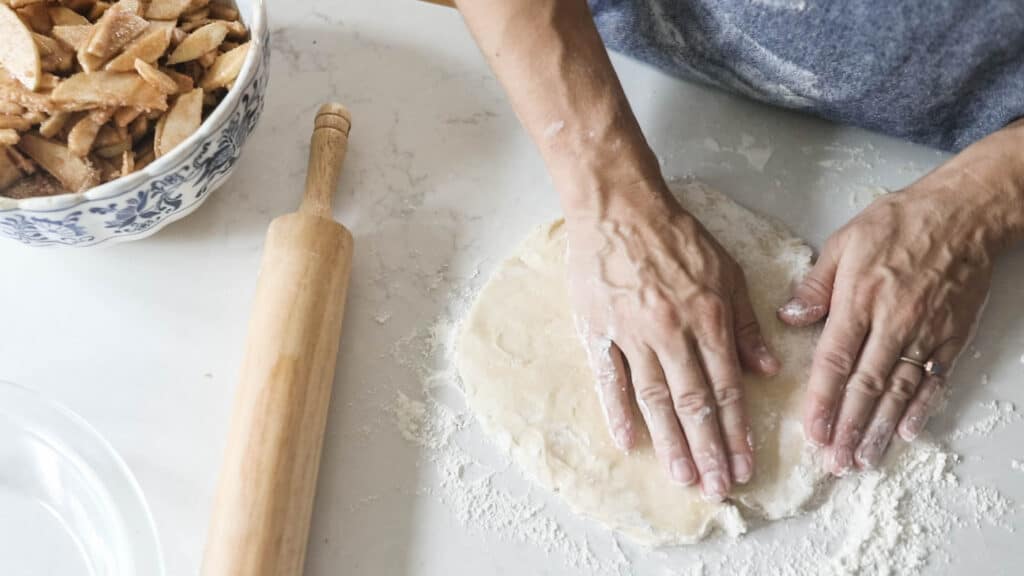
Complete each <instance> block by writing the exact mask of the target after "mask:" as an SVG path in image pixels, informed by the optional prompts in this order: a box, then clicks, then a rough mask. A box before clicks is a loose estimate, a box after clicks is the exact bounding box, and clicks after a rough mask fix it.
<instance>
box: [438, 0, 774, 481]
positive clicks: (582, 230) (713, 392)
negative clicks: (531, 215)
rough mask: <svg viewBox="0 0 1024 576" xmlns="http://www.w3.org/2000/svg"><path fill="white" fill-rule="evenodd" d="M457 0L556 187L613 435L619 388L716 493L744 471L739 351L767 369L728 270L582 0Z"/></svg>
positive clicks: (666, 448) (623, 430)
mask: <svg viewBox="0 0 1024 576" xmlns="http://www.w3.org/2000/svg"><path fill="white" fill-rule="evenodd" d="M458 5H459V8H460V9H461V11H462V13H463V15H464V17H465V19H466V21H467V23H468V25H469V27H470V29H471V30H472V32H473V35H474V36H475V37H476V39H477V42H478V44H479V45H480V47H481V49H482V50H483V52H484V54H485V55H486V57H487V59H488V60H489V61H490V64H491V67H492V68H493V69H494V71H495V73H496V74H497V76H498V78H499V79H500V80H501V82H502V83H503V85H504V86H505V89H506V91H507V92H508V95H509V98H510V99H511V101H512V105H513V107H514V108H515V110H516V113H517V114H518V115H519V118H520V120H521V121H522V123H523V125H524V126H525V127H526V129H527V131H528V132H529V133H530V135H531V137H532V138H533V140H534V142H535V143H536V144H537V146H538V147H539V149H540V150H541V152H542V154H543V156H544V159H545V161H546V163H547V166H548V169H549V171H550V173H551V175H552V178H553V179H554V183H555V186H556V188H557V189H558V192H559V194H560V197H561V201H562V206H563V208H564V211H565V215H566V222H567V230H568V248H569V250H568V256H567V259H568V261H567V265H568V270H569V285H570V290H571V296H572V301H573V307H574V311H575V318H576V324H577V328H578V330H579V332H580V336H581V338H582V339H583V342H584V345H585V346H586V348H587V351H588V354H589V357H590V362H591V367H592V369H593V370H594V373H595V375H596V378H597V380H598V382H597V390H598V394H599V396H600V398H601V400H602V405H603V407H604V410H605V415H606V417H607V419H608V425H609V429H610V431H611V434H612V437H613V439H614V440H615V442H616V444H617V445H618V446H619V447H620V448H621V449H623V450H629V449H631V448H632V447H633V446H634V443H635V440H636V435H635V433H636V430H635V427H636V423H635V422H634V421H635V420H636V417H635V416H634V410H633V402H634V398H635V400H636V404H637V406H638V407H639V411H640V413H641V415H642V416H643V419H644V421H645V423H646V425H647V428H648V430H649V431H650V434H651V438H652V441H653V445H654V450H655V452H656V454H657V456H658V458H659V459H660V460H661V461H662V462H663V464H664V465H665V467H666V470H667V471H668V473H669V474H670V475H671V477H672V478H673V479H675V480H676V481H677V482H679V483H681V484H694V483H700V484H701V487H702V489H703V493H704V495H705V496H706V497H707V498H709V499H714V500H717V499H721V498H723V497H724V496H725V495H726V493H728V491H729V490H730V489H731V487H732V485H733V483H734V482H739V483H745V482H747V481H748V480H749V479H750V478H751V476H752V474H753V450H752V447H751V444H750V430H749V423H748V420H747V415H746V411H745V404H744V402H743V390H742V386H741V381H740V362H741V361H742V362H743V364H744V365H746V366H747V367H749V368H751V369H753V370H756V371H759V372H762V373H772V372H775V371H776V370H778V368H779V366H778V361H777V360H775V358H774V357H773V356H772V355H771V354H770V352H769V351H768V349H767V347H766V346H765V344H764V341H763V340H762V338H761V335H760V329H759V327H758V325H757V320H756V318H755V317H754V314H753V311H752V309H751V307H750V302H749V299H748V297H747V294H746V285H745V281H744V278H743V273H742V271H741V270H740V269H739V267H738V266H737V265H736V263H735V262H734V261H733V260H732V258H731V257H730V256H729V255H728V254H727V253H725V251H724V250H723V249H722V248H721V246H719V245H718V243H717V242H715V240H714V239H713V238H711V236H710V235H709V234H708V233H707V231H705V230H704V228H703V227H702V226H701V225H700V223H699V222H697V221H696V220H695V219H694V218H693V217H692V216H690V215H689V214H688V213H686V212H685V211H684V210H683V209H682V208H681V207H680V206H679V204H678V203H677V202H676V200H675V199H674V198H673V197H672V196H671V194H670V193H669V192H668V188H667V186H666V185H665V182H664V180H663V178H662V176H661V173H660V170H659V168H658V163H657V159H656V158H655V156H654V153H653V152H652V151H651V149H650V147H649V146H648V145H647V142H646V140H645V139H644V136H643V134H642V133H641V131H640V127H639V125H638V124H637V121H636V118H635V117H634V116H633V113H632V111H631V110H630V107H629V103H628V102H627V101H626V97H625V94H624V93H623V91H622V86H621V85H620V84H619V81H618V78H617V76H616V74H615V71H614V69H613V68H612V66H611V62H610V60H609V58H608V54H607V52H606V51H605V48H604V45H603V44H602V42H601V38H600V36H599V35H598V33H597V29H596V28H595V26H594V23H593V19H592V17H591V14H590V11H589V8H588V7H587V4H586V2H584V0H504V1H497V0H458ZM627 366H628V370H627Z"/></svg>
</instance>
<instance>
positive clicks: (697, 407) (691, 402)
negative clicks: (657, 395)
mask: <svg viewBox="0 0 1024 576" xmlns="http://www.w3.org/2000/svg"><path fill="white" fill-rule="evenodd" d="M672 400H673V407H674V408H675V411H676V414H678V415H679V416H687V417H693V418H698V419H700V418H706V417H707V416H708V415H710V414H711V411H712V406H711V403H712V402H711V394H710V393H708V391H707V390H704V389H695V390H687V391H684V392H681V393H679V394H676V395H675V396H674V397H673V399H672Z"/></svg>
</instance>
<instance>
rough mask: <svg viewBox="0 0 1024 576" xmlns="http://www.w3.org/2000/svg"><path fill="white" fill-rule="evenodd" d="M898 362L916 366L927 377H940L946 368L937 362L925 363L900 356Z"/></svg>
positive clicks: (929, 361) (928, 361)
mask: <svg viewBox="0 0 1024 576" xmlns="http://www.w3.org/2000/svg"><path fill="white" fill-rule="evenodd" d="M900 362H906V363H907V364H911V365H913V366H917V367H918V368H920V369H921V370H923V371H924V373H925V374H927V375H928V376H934V377H941V376H942V375H943V374H945V373H946V367H945V366H944V365H943V364H942V363H941V362H939V361H938V360H927V361H925V362H921V361H920V360H915V359H913V358H910V357H908V356H900Z"/></svg>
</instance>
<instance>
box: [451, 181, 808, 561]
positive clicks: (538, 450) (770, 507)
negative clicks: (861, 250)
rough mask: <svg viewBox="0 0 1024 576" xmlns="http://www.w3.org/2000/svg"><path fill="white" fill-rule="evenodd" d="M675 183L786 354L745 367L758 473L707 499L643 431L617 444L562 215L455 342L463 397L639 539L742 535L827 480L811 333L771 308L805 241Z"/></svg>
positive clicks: (547, 472)
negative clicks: (583, 333)
mask: <svg viewBox="0 0 1024 576" xmlns="http://www.w3.org/2000/svg"><path fill="white" fill-rule="evenodd" d="M673 188H674V190H673V191H674V193H675V194H676V196H677V197H678V198H679V199H680V201H681V202H682V204H683V206H684V207H685V208H686V209H687V210H688V211H690V212H691V213H692V214H694V215H695V216H696V217H697V218H698V219H699V220H700V221H701V222H702V223H703V224H704V226H705V227H706V228H707V229H708V230H709V231H710V232H711V233H712V234H713V235H714V236H715V237H716V238H717V239H718V240H719V242H721V244H722V245H723V246H724V247H725V248H726V250H728V251H729V253H730V254H731V255H732V256H733V257H734V258H735V259H736V260H737V261H738V262H739V264H740V265H741V266H742V267H743V269H744V270H745V272H746V274H747V281H748V284H749V288H750V296H751V299H752V301H753V306H754V310H755V312H756V314H757V317H758V320H759V321H760V323H761V327H762V330H763V333H764V336H765V338H766V339H767V341H768V342H769V345H770V346H771V348H772V349H773V350H774V351H775V352H776V353H777V354H778V356H779V358H780V359H781V360H782V362H783V369H782V371H781V372H780V373H779V374H778V375H776V376H775V377H774V378H770V379H766V378H759V377H754V376H751V375H745V376H744V385H745V390H746V401H747V406H748V410H749V413H750V414H751V419H752V428H753V436H754V448H755V459H756V468H755V479H754V481H753V482H752V483H751V484H750V485H748V486H745V487H739V488H737V489H734V492H733V494H732V497H731V500H729V501H727V502H724V503H710V502H706V501H705V500H703V499H702V498H701V495H700V491H699V488H696V487H684V486H680V485H678V484H676V483H674V482H672V481H671V480H670V478H669V476H668V474H667V472H666V471H665V469H664V467H663V466H662V465H661V464H660V463H659V462H658V461H657V460H655V457H654V453H653V451H652V449H651V446H650V440H649V438H648V437H647V436H646V434H644V436H643V437H642V438H641V441H640V442H639V443H638V447H637V448H635V449H634V450H632V451H631V452H630V453H629V454H625V453H623V452H621V451H619V450H618V449H617V448H616V447H615V444H614V442H613V441H612V438H611V436H610V434H609V432H608V430H607V427H606V424H605V419H604V415H603V412H602V410H601V406H600V401H599V399H598V397H597V394H596V392H595V388H594V383H595V378H594V375H593V373H592V372H591V370H590V368H589V366H588V364H587V358H586V353H585V351H584V347H583V345H582V344H581V342H580V340H579V337H578V336H577V333H576V330H575V327H574V323H573V321H572V312H571V306H570V302H569V299H568V293H567V286H566V273H565V253H566V232H565V226H564V225H563V222H562V221H561V220H559V221H556V222H552V223H550V224H547V225H544V226H541V227H540V228H539V229H537V230H536V231H534V232H533V233H532V234H530V236H529V237H528V238H527V239H526V241H525V242H524V243H523V244H522V245H521V246H520V247H519V249H518V250H517V251H516V253H515V255H514V256H512V257H511V258H509V259H508V260H506V261H505V262H504V263H502V264H501V265H500V266H499V267H498V269H497V270H496V271H495V273H494V276H493V277H492V278H491V279H490V281H489V282H488V283H487V285H486V286H485V287H484V288H483V290H482V291H481V292H480V294H479V296H478V297H477V300H476V302H475V304H474V305H473V308H472V310H471V311H470V313H469V315H468V317H467V318H466V319H465V321H464V322H463V325H462V328H461V332H460V334H459V341H458V345H457V351H456V362H457V365H458V370H459V373H460V375H461V377H462V381H463V386H464V390H465V394H466V398H467V402H468V404H469V406H470V407H471V409H472V410H473V411H474V412H475V414H476V415H477V417H478V419H479V421H480V423H481V425H482V427H483V429H484V430H485V431H486V432H487V433H489V434H490V435H491V436H492V437H493V438H494V439H495V440H496V442H497V443H498V444H499V445H500V446H501V447H502V448H503V449H505V450H507V451H508V452H509V453H510V454H511V456H512V457H513V459H514V460H515V461H516V462H517V463H518V464H519V466H521V467H522V469H523V470H524V471H525V472H526V473H527V474H528V475H529V476H531V477H532V478H533V479H534V480H535V481H537V482H538V483H540V484H541V485H543V486H544V487H546V488H548V489H550V490H551V491H552V492H555V493H556V494H559V495H560V496H561V497H562V498H563V499H564V500H565V501H566V502H567V503H568V504H569V505H570V506H571V507H572V508H573V509H574V510H575V511H576V512H579V513H582V514H584V515H587V516H590V517H592V518H594V519H596V520H598V521H600V522H601V523H603V524H605V525H607V526H609V527H611V528H613V529H615V530H618V531H621V532H623V533H625V534H627V535H628V536H630V537H631V538H632V539H634V540H635V541H637V542H639V543H642V544H647V545H676V544H689V543H693V542H696V541H698V540H700V539H701V538H703V537H704V536H705V535H707V534H708V533H709V532H710V531H711V530H712V529H713V528H715V527H717V528H719V529H722V530H723V531H725V532H728V533H731V534H738V533H742V532H744V531H745V530H746V522H745V520H744V516H747V517H750V516H751V515H754V516H757V517H761V518H766V519H778V518H784V517H787V516H792V515H795V514H797V513H798V512H800V510H801V508H802V506H803V505H804V504H806V503H807V501H808V500H809V499H810V498H811V497H812V496H813V495H814V492H815V489H816V487H817V485H818V484H819V483H820V481H821V480H822V479H823V478H824V472H822V471H821V467H820V466H819V463H818V462H816V461H815V455H814V451H813V450H811V449H809V448H807V447H806V442H805V441H804V437H803V432H802V430H801V427H800V408H801V397H802V390H803V386H804V383H805V382H806V381H807V376H808V372H809V369H810V364H811V357H812V353H813V346H814V343H815V341H816V339H817V336H818V330H817V329H813V328H812V329H802V330H797V329H791V328H785V327H783V326H782V325H781V323H779V322H778V320H776V318H775V310H776V308H777V307H778V306H779V305H780V304H781V303H783V302H785V301H786V300H787V298H788V296H789V290H790V287H791V285H792V283H793V282H794V281H796V280H798V279H799V278H801V277H802V276H803V275H804V273H806V272H807V270H808V269H809V268H810V265H811V258H812V251H811V249H810V248H809V247H808V246H807V245H806V244H805V243H804V242H803V241H801V240H800V239H799V238H796V237H794V236H793V234H791V233H790V232H788V231H787V230H786V229H785V228H783V227H782V226H780V225H779V224H777V223H775V222H772V221H770V220H768V219H767V218H765V217H762V216H759V215H757V214H754V213H752V212H750V211H749V210H747V209H745V208H743V207H741V206H739V205H738V204H736V203H735V202H733V201H731V200H730V199H729V198H727V197H726V196H724V195H723V194H721V193H719V192H717V191H715V190H712V189H711V188H709V187H707V186H706V185H703V184H700V183H696V182H691V183H687V184H677V185H673Z"/></svg>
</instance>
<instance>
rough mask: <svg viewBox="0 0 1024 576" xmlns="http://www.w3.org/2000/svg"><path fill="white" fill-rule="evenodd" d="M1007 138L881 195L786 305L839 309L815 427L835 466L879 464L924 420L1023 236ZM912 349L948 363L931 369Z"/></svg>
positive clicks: (824, 345)
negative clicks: (999, 257)
mask: <svg viewBox="0 0 1024 576" xmlns="http://www.w3.org/2000/svg"><path fill="white" fill-rule="evenodd" d="M1017 134H1018V137H1019V134H1020V129H1019V128H1018V133H1017ZM990 138H993V137H990ZM1000 138H1001V139H1000ZM1005 139H1006V135H1005V134H1004V135H1002V136H1000V137H999V138H996V139H995V142H996V144H998V145H996V144H993V142H992V141H989V142H986V141H982V142H980V143H979V144H976V145H975V146H973V147H972V148H969V149H967V150H966V151H965V152H964V153H962V154H961V156H958V157H957V158H954V159H953V160H952V161H950V162H949V163H948V164H947V165H945V166H943V167H942V168H940V169H939V170H937V171H935V172H933V173H932V174H930V175H928V176H926V177H925V178H924V179H922V180H920V181H919V182H917V183H915V184H914V185H912V186H910V187H909V188H907V189H905V190H902V191H900V192H896V193H893V194H890V195H888V196H884V197H882V198H879V199H878V200H876V201H875V202H874V203H873V204H871V205H870V206H869V207H868V208H867V209H866V210H864V212H863V213H861V214H860V215H859V216H857V217H856V218H854V219H853V220H852V221H851V222H850V223H849V224H847V225H846V226H845V227H843V228H842V229H841V230H839V231H838V232H836V233H835V234H834V235H833V236H832V237H831V238H829V240H828V241H827V242H826V244H825V246H824V249H823V250H822V252H821V255H820V257H819V259H818V262H817V264H816V265H815V267H814V269H813V270H812V271H811V272H810V274H809V275H808V276H807V277H806V279H804V280H803V282H802V283H801V284H800V285H799V286H798V287H797V288H796V289H795V293H794V297H793V299H792V300H791V301H790V302H789V303H787V304H786V305H785V306H783V307H782V308H780V310H779V317H780V319H781V320H782V321H784V322H786V323H788V324H790V325H793V326H804V325H808V324H812V323H815V322H817V321H819V320H821V319H822V318H823V317H825V315H826V314H827V315H828V321H827V322H826V324H825V329H824V332H823V333H822V336H821V340H820V342H819V344H818V348H817V350H816V352H815V357H814V363H813V367H812V370H811V377H810V383H809V389H808V398H807V403H806V408H805V413H804V430H805V433H806V435H807V437H808V438H809V439H810V440H811V441H812V442H814V443H815V444H818V445H820V446H824V447H827V448H828V451H829V454H830V460H829V467H830V469H831V471H832V473H834V474H836V475H842V474H845V473H847V472H848V471H850V470H851V469H853V468H854V467H857V468H861V469H863V468H871V467H874V466H876V465H877V464H878V463H879V461H880V459H881V457H882V455H883V454H884V453H885V451H886V449H887V447H888V445H889V442H890V440H891V438H892V436H893V434H894V432H898V433H899V434H900V436H901V437H903V438H904V439H905V440H907V441H911V440H913V439H914V438H916V437H917V435H918V434H920V432H921V430H922V429H923V428H924V426H925V423H926V422H927V419H928V416H929V411H930V409H931V407H932V404H934V403H935V400H936V399H937V397H938V396H939V394H940V390H941V388H942V385H943V382H944V381H945V378H944V377H945V376H946V374H947V373H948V371H949V370H950V369H951V368H952V367H953V364H954V362H955V360H956V358H957V356H958V355H959V354H960V351H961V350H962V349H963V347H964V346H965V344H966V343H967V342H968V340H969V339H970V337H971V333H972V330H973V328H974V326H975V323H976V321H977V319H978V316H979V315H980V312H981V310H982V308H983V306H984V303H985V301H986V298H987V295H988V291H989V284H990V281H991V277H992V261H993V258H994V256H995V255H996V253H997V252H998V250H999V249H1000V248H1001V247H1002V246H1004V245H1006V244H1007V242H1008V241H1009V240H1010V239H1011V238H1012V237H1013V236H1019V230H1020V227H1019V221H1020V218H1019V215H1020V214H1019V212H1020V205H1021V199H1022V196H1024V188H1021V187H1020V182H1021V179H1020V176H1019V175H1020V174H1022V173H1024V172H1018V171H1017V169H1018V167H1019V164H1015V163H1014V161H1012V160H1010V159H1006V158H1003V157H1002V156H1001V154H1003V152H1002V151H1003V150H1014V149H1016V150H1020V148H1019V144H1018V145H1017V146H1018V147H1009V146H1007V144H1008V143H1007V142H1006V141H1005ZM1004 160H1005V161H1004ZM901 357H904V358H909V359H910V360H912V361H914V362H918V363H924V362H927V361H929V360H932V361H936V362H938V363H939V365H940V366H941V367H942V370H943V371H942V373H939V374H925V370H923V369H922V367H921V366H919V365H915V364H914V363H913V362H907V361H905V360H900V358H901Z"/></svg>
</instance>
